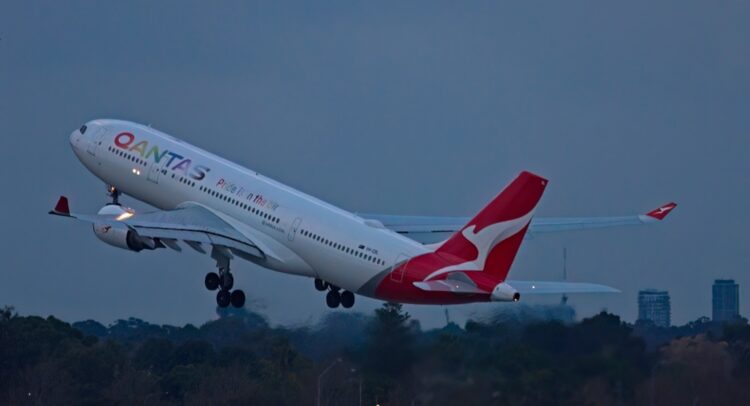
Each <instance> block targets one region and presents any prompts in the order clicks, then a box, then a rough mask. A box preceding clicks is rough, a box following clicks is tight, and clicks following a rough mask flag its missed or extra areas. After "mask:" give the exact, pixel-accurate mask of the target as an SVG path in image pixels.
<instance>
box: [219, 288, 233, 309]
mask: <svg viewBox="0 0 750 406" xmlns="http://www.w3.org/2000/svg"><path fill="white" fill-rule="evenodd" d="M230 300H231V298H230V294H229V291H228V290H220V291H219V293H217V294H216V304H217V305H219V307H221V308H224V307H227V306H229V302H230Z"/></svg>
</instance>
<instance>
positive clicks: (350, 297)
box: [341, 290, 354, 309]
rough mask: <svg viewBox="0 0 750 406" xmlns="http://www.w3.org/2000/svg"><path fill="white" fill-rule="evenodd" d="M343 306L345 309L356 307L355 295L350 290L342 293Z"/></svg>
mask: <svg viewBox="0 0 750 406" xmlns="http://www.w3.org/2000/svg"><path fill="white" fill-rule="evenodd" d="M341 306H344V308H345V309H350V308H351V307H352V306H354V293H352V292H349V291H348V290H346V291H343V292H341Z"/></svg>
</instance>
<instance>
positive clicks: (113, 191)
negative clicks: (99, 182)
mask: <svg viewBox="0 0 750 406" xmlns="http://www.w3.org/2000/svg"><path fill="white" fill-rule="evenodd" d="M121 194H122V192H120V191H119V190H117V188H116V187H114V186H112V185H109V186H107V196H109V197H111V198H112V204H113V205H115V206H119V205H120V195H121Z"/></svg>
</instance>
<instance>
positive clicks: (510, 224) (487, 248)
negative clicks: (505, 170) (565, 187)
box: [424, 207, 536, 281]
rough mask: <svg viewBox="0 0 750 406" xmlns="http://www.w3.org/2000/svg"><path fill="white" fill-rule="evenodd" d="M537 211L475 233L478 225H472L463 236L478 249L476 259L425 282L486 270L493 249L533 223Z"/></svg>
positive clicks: (431, 277)
mask: <svg viewBox="0 0 750 406" xmlns="http://www.w3.org/2000/svg"><path fill="white" fill-rule="evenodd" d="M535 209H536V207H534V208H533V209H531V210H530V211H529V212H528V213H526V214H525V215H523V216H521V217H519V218H516V219H513V220H507V221H501V222H499V223H495V224H491V225H489V226H487V227H485V228H483V229H481V230H479V231H478V232H475V231H474V230H476V228H477V226H476V224H472V225H471V226H468V227H466V228H465V229H464V230H463V231H462V232H461V235H463V236H464V238H465V239H466V241H468V242H469V243H471V244H472V245H473V246H474V248H476V249H477V257H476V259H474V260H472V261H467V262H463V263H460V264H456V265H450V266H446V267H444V268H440V269H438V270H437V271H435V272H433V273H431V274H429V275H427V277H426V278H425V279H424V280H425V281H429V280H430V279H434V278H436V277H438V276H440V275H442V274H445V273H448V272H453V271H482V270H484V266H485V263H486V262H487V257H488V256H489V255H490V252H492V249H493V248H495V246H497V245H498V244H500V243H501V242H503V241H505V240H506V239H508V238H510V237H512V236H514V235H516V234H517V233H518V232H519V231H521V230H523V228H524V227H526V226H527V225H528V224H529V222H530V221H531V217H532V216H533V215H534V210H535Z"/></svg>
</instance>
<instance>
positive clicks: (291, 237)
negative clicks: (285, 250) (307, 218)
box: [287, 217, 302, 241]
mask: <svg viewBox="0 0 750 406" xmlns="http://www.w3.org/2000/svg"><path fill="white" fill-rule="evenodd" d="M300 224H302V219H301V218H299V217H297V218H296V219H294V222H293V223H292V228H290V229H289V234H288V235H287V239H289V241H294V237H296V236H297V230H299V225H300Z"/></svg>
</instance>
